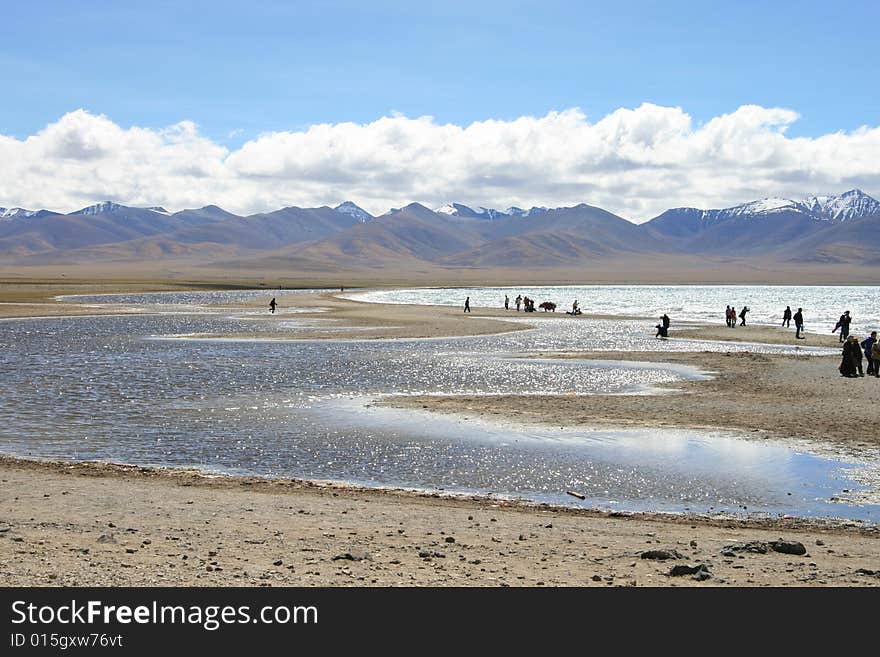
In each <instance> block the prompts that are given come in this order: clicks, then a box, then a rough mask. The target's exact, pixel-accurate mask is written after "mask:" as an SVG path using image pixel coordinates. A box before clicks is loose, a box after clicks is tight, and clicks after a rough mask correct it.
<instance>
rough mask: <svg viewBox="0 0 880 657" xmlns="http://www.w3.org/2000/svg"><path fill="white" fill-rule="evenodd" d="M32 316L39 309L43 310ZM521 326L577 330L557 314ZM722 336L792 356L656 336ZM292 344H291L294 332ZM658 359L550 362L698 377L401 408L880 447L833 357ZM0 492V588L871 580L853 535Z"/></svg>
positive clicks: (72, 483) (20, 294) (62, 309)
mask: <svg viewBox="0 0 880 657" xmlns="http://www.w3.org/2000/svg"><path fill="white" fill-rule="evenodd" d="M127 285H128V284H122V283H120V284H118V286H117V287H116V288H113V285H112V284H101V286H100V289H101V291H103V292H110V291H124V290H129V289H142V290H150V289H162V288H160V287H158V286H157V285H156V284H152V283H142V284H139V285H140V287H135V288H132V287H127ZM4 287H5V286H3V285H0V316H5V317H12V316H32V315H42V314H53V313H61V314H70V313H76V312H84V311H85V309H82V308H80V307H78V306H76V305H74V304H56V303H55V302H53V301H52V297H53V296H54V294H70V293H74V292H79V293H90V292H91V293H94V290H93V289H84V288H83V287H82V285H80V286H79V287H77V286H76V285H73V286H70V285H65V286H63V287H64V291H62V292H57V291H56V289H57V288H53V287H52V286H46V287H45V288H43V290H44V292H45V293H44V294H43V295H42V296H38V295H35V294H34V293H33V292H32V290H29V289H22V288H16V289H14V290H7V289H4ZM172 287H175V288H177V289H179V286H177V285H175V286H172ZM194 287H197V286H194ZM71 288H73V289H71ZM267 294H269V295H270V296H277V297H278V300H279V302H280V304H281V306H280V307H281V310H282V311H283V310H284V308H288V307H289V305H286V304H291V303H296V304H298V305H299V306H305V307H308V308H314V309H316V310H317V309H318V308H321V309H325V310H326V312H321V313H317V312H316V313H315V314H314V315H312V314H310V313H301V316H306V317H314V318H323V319H330V320H339V322H338V323H339V325H340V326H343V327H350V329H351V330H350V331H349V330H343V331H336V332H332V333H322V334H318V333H317V332H316V333H315V335H314V337H330V338H342V337H349V336H350V337H359V338H364V337H376V338H379V337H436V336H446V335H468V334H479V333H493V332H497V331H499V330H513V329H517V328H522V327H523V325H519V324H518V325H512V324H510V323H509V322H504V321H503V319H504V317H509V316H511V315H513V316H516V314H515V313H505V312H504V311H503V310H494V309H492V310H489V309H480V308H475V309H474V313H473V314H472V315H471V316H466V317H463V316H462V313H461V310H460V309H454V308H446V309H437V308H432V309H430V310H429V311H426V309H424V308H419V307H413V306H380V305H375V304H364V303H357V302H352V301H346V300H341V299H335V298H333V296H332V295H330V294H326V295H310V296H309V297H308V298H307V300H304V299H303V297H300V296H297V297H287V296H284V295H282V296H279V295H277V294H273V293H272V291H271V290H269V291H267ZM27 295H30V296H27ZM268 298H269V296H267V299H268ZM4 303H5V304H7V305H4ZM13 303H14V304H17V305H16V306H13V305H11V304H13ZM30 304H41V305H30ZM42 304H50V305H51V308H50V310H51V312H46V310H47V306H45V305H42ZM258 305H261V304H258V303H257V302H255V303H254V304H251V306H255V307H256V306H258ZM244 307H250V306H247V305H246V306H244ZM89 310H91V311H92V312H94V309H89ZM298 316H300V315H298ZM519 317H523V315H522V314H520V315H519ZM534 319H535V320H536V321H538V320H540V321H577V319H574V320H573V319H572V318H567V317H566V316H565V315H560V314H559V313H557V317H552V316H546V317H540V318H534ZM674 329H675V327H674ZM728 332H729V333H735V338H736V339H738V340H743V341H754V342H785V341H789V340H790V341H791V342H792V343H793V342H794V340H793V332H791V331H782V330H778V329H775V328H773V327H767V328H762V327H745V328H738V329H735V330H732V329H726V328H725V327H723V326H719V327H711V326H710V327H701V328H698V329H693V332H691V330H690V329H689V330H688V332H684V331H680V332H677V331H676V330H673V332H672V333H671V336H672V337H671V339H672V340H674V339H675V337H676V336H677V335H678V336H681V337H685V336H686V335H693V337H699V338H706V339H719V335H723V336H724V339H731V337H733V336H730V337H728ZM365 334H366V335H365ZM273 336H274V337H278V336H277V334H273ZM295 337H305V336H304V335H303V334H302V332H298V333H296V334H295ZM836 340H837V339H836V337H835V336H810V339H809V340H808V341H799V343H801V344H803V343H804V342H806V344H814V345H816V346H833V347H836V346H837V343H836ZM657 349H658V352H645V353H640V354H633V353H629V352H627V353H619V352H589V353H581V354H566V355H565V356H566V357H579V358H600V359H626V360H650V361H655V362H671V363H683V364H688V365H696V366H698V367H701V368H702V369H705V370H709V371H712V372H714V373H715V378H714V379H713V380H711V381H704V382H691V383H684V384H680V385H678V386H676V387H675V390H674V391H673V394H666V395H662V396H655V397H645V396H639V397H624V396H589V397H558V396H550V397H536V396H529V397H466V396H465V397H443V398H436V397H425V398H417V399H412V398H411V399H408V400H407V403H409V404H418V405H419V406H420V407H422V406H428V408H429V409H430V410H435V411H440V412H455V413H473V414H477V415H483V416H486V417H491V416H493V415H498V416H502V415H503V416H504V417H505V418H507V419H510V418H522V419H523V420H524V421H529V422H553V423H558V422H559V418H565V422H566V423H567V424H571V423H576V424H584V425H596V424H603V423H607V424H614V425H621V424H641V425H648V426H688V427H720V428H732V429H743V430H746V431H749V432H751V433H753V434H754V435H755V436H761V437H764V436H767V437H769V436H780V437H784V438H788V439H791V438H795V439H803V440H807V441H813V442H815V443H816V444H825V445H831V446H835V445H837V446H841V447H843V448H845V449H847V450H851V451H859V450H863V451H866V452H872V450H873V452H876V450H877V448H878V446H880V445H878V436H877V432H876V431H875V429H874V428H875V427H876V413H875V412H872V411H873V410H874V409H875V408H876V399H877V395H878V393H880V381H878V380H877V379H873V378H872V379H867V378H865V379H843V378H841V377H840V376H839V374H838V373H837V371H836V365H837V359H836V357H808V356H797V357H779V356H763V355H758V354H735V353H729V354H725V353H720V354H712V353H687V354H680V353H672V352H668V353H663V341H658V345H657ZM547 356H552V357H559V356H560V354H555V353H554V354H547ZM394 403H401V401H400V400H399V399H395V401H394ZM0 484H2V485H0V585H6V586H39V585H53V586H58V585H64V586H68V585H137V586H150V585H169V584H171V585H206V586H227V585H245V586H259V585H296V586H299V585H319V586H337V585H356V586H363V585H417V586H423V585H427V586H445V585H478V586H488V585H511V586H520V585H529V586H533V585H548V586H557V585H596V586H610V585H633V584H634V585H638V586H644V585H648V586H689V585H694V586H697V585H699V586H711V585H722V586H723V585H728V586H751V585H772V586H783V585H795V586H813V585H818V586H822V585H841V586H858V585H868V586H876V585H878V584H880V576H878V575H876V574H873V573H880V532H878V528H877V527H874V526H871V527H864V526H861V525H859V524H857V523H848V524H847V523H844V524H822V523H808V522H803V521H797V520H783V519H779V520H769V521H750V522H740V521H731V520H727V519H720V520H719V519H711V518H706V517H698V516H693V517H691V516H667V515H660V514H656V515H651V514H643V515H620V514H604V513H596V512H589V511H573V510H566V509H551V508H548V507H540V506H539V507H536V506H523V505H517V504H509V503H501V502H499V501H498V500H491V499H479V498H461V499H448V498H440V497H436V496H423V495H417V494H412V493H403V492H393V491H392V492H388V491H377V490H362V489H356V488H351V487H332V486H316V485H311V484H307V483H304V482H289V481H276V482H272V481H266V480H261V479H241V478H230V477H219V478H211V477H205V476H201V475H198V474H196V473H193V472H188V471H180V470H170V471H169V470H156V469H149V468H134V467H122V466H110V465H95V464H78V465H77V464H45V463H33V462H28V461H19V460H14V459H8V458H0ZM780 538H783V539H786V540H790V541H797V542H800V543H802V544H803V545H804V546H805V549H806V554H804V555H793V554H785V553H780V552H776V551H774V550H773V549H767V551H766V552H764V553H762V552H755V551H742V550H740V549H739V547H742V546H743V545H745V544H747V543H749V542H750V541H758V542H759V543H760V544H761V545H758V546H757V547H756V548H755V549H758V550H761V549H764V548H767V545H765V544H767V543H768V542H771V541H775V540H778V539H780ZM731 546H733V547H731ZM737 546H739V547H737ZM652 549H664V550H674V551H676V552H677V553H679V554H680V555H681V558H677V559H670V560H665V561H658V560H653V559H643V558H641V555H642V553H643V552H645V551H646V550H652ZM681 564H689V565H699V564H704V565H705V566H706V569H707V570H708V572H709V575H708V576H701V575H699V574H698V575H697V577H701V578H702V577H705V579H702V580H701V581H697V580H695V579H693V577H692V576H681V577H678V576H675V577H674V576H670V575H669V572H670V569H671V568H672V566H673V565H681Z"/></svg>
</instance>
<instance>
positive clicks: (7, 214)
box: [0, 208, 40, 219]
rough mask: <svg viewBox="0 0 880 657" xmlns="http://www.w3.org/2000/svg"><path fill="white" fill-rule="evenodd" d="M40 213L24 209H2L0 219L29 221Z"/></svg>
mask: <svg viewBox="0 0 880 657" xmlns="http://www.w3.org/2000/svg"><path fill="white" fill-rule="evenodd" d="M39 212H40V211H39V210H25V209H24V208H0V219H27V218H29V217H33V216H34V215H36V214H38V213H39Z"/></svg>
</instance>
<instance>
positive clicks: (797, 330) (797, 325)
mask: <svg viewBox="0 0 880 657" xmlns="http://www.w3.org/2000/svg"><path fill="white" fill-rule="evenodd" d="M802 311H803V308H798V311H797V312H796V313H795V314H794V337H795V338H797V339H798V340H806V338H805V337H804V336H802V335H801V333H802V332H803V330H804V314H803V312H802Z"/></svg>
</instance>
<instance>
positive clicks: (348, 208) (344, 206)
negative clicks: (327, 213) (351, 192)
mask: <svg viewBox="0 0 880 657" xmlns="http://www.w3.org/2000/svg"><path fill="white" fill-rule="evenodd" d="M333 209H334V210H336V211H337V212H342V213H343V214H347V215H349V216H351V217H354V218H355V219H357V220H358V221H360V222H361V223H364V222H366V221H370V220H371V219H372V218H373V215H371V214H370V213H369V212H367V211H366V210H364V209H363V208H361V207H359V206H357V205H355V204H354V203H352V202H351V201H345V202H343V203H340V204H339V205H337V206H336V207H335V208H333Z"/></svg>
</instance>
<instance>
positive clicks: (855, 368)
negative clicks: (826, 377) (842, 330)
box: [838, 331, 880, 378]
mask: <svg viewBox="0 0 880 657" xmlns="http://www.w3.org/2000/svg"><path fill="white" fill-rule="evenodd" d="M863 353H864V355H865V360H866V361H868V367H867V374H868V376H874V377H877V378H880V343H878V342H877V331H871V335H869V336H868V337H867V338H865V339H864V340H862V341H861V342H859V339H858V338H857V337H856V336H854V335H850V336H849V337H847V339H846V340H844V341H843V354H842V357H841V360H840V367H839V368H838V369H840V376H845V377H849V378H855V377H859V376H865V373H864V372H862V354H863Z"/></svg>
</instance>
